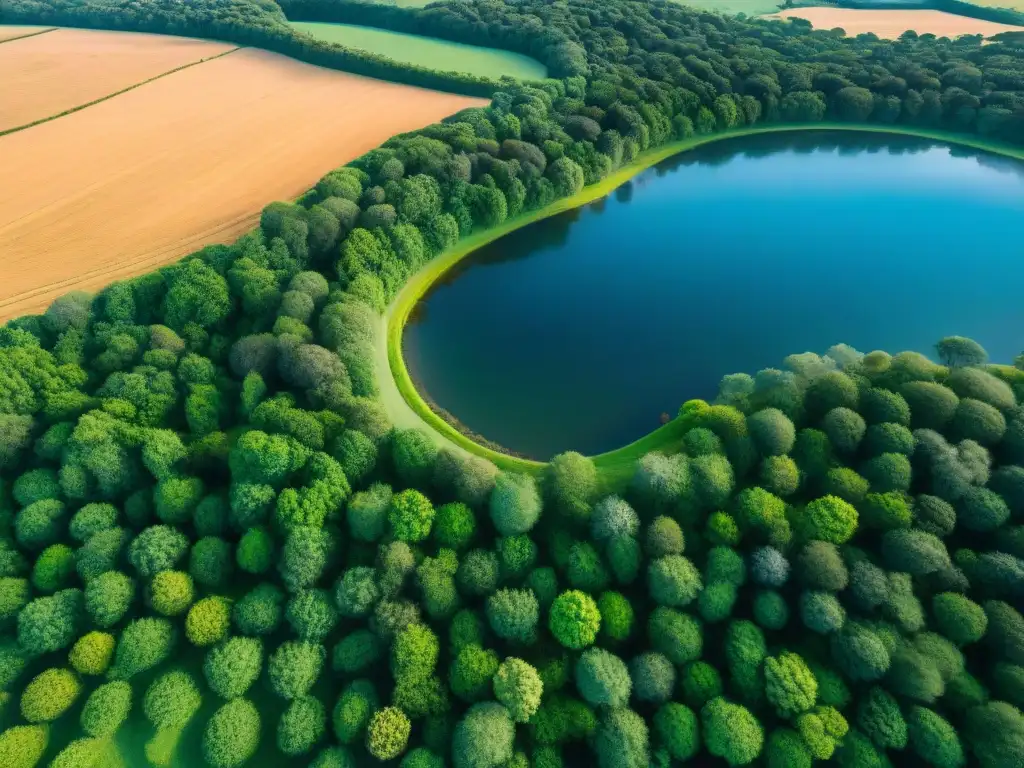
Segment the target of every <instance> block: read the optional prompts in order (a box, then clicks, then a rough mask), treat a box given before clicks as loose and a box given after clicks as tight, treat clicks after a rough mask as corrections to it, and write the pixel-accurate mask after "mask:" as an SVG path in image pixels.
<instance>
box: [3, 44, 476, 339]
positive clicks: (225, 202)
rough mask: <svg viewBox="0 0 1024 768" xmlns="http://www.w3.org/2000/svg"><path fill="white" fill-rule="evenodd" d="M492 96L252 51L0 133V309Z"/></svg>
mask: <svg viewBox="0 0 1024 768" xmlns="http://www.w3.org/2000/svg"><path fill="white" fill-rule="evenodd" d="M41 37H46V35H42V36H41ZM485 103H486V101H485V100H483V99H473V98H469V97H465V96H458V95H455V94H450V93H440V92H437V91H430V90H426V89H422V88H415V87H412V86H406V85H399V84H396V83H387V82H383V81H380V80H372V79H369V78H365V77H359V76H357V75H351V74H346V73H344V72H338V71H335V70H328V69H323V68H320V67H314V66H311V65H309V64H304V63H301V62H298V61H295V60H294V59H290V58H287V57H285V56H280V55H277V54H273V53H269V52H266V51H258V50H254V49H243V50H239V51H235V52H233V53H230V54H228V55H226V56H223V57H221V58H218V59H215V60H212V61H207V62H204V63H202V64H198V65H196V66H193V67H190V68H188V69H184V70H181V71H180V72H176V73H174V74H172V75H168V76H167V77H163V78H160V79H158V80H155V81H153V82H151V83H148V84H146V85H144V86H142V87H140V88H136V89H134V90H131V91H128V92H126V93H124V94H121V95H119V96H116V97H114V98H112V99H108V100H106V101H102V102H100V103H99V104H96V105H94V106H91V107H89V108H87V109H83V110H81V111H79V112H75V113H73V114H71V115H68V116H66V117H62V118H60V119H57V120H51V121H49V122H45V123H42V124H40V125H37V126H35V127H32V128H28V129H26V130H23V131H19V132H17V133H12V134H9V135H7V136H3V137H0V168H3V169H4V182H5V183H4V184H3V185H0V253H2V254H3V259H2V261H0V322H2V321H3V320H7V319H9V318H12V317H18V316H20V315H24V314H30V313H32V312H38V311H41V310H42V309H44V308H45V307H46V306H47V305H48V304H49V303H50V302H51V301H52V300H53V299H54V298H56V297H57V296H59V295H61V294H63V293H66V292H67V291H70V290H76V289H83V290H95V289H96V288H99V287H101V286H103V285H106V284H108V283H110V282H112V281H114V280H117V279H121V278H124V277H129V276H132V275H137V274H141V273H144V272H148V271H150V270H152V269H154V268H156V267H158V266H160V265H162V264H166V263H168V262H171V261H174V260H175V259H178V258H181V257H182V256H185V255H188V254H189V253H192V252H193V251H195V250H198V249H199V248H201V247H202V246H204V245H208V244H211V243H224V242H230V241H231V240H233V239H234V238H236V237H237V236H238V235H240V234H242V233H243V232H245V231H247V230H249V229H251V228H252V227H253V226H254V225H255V224H256V222H257V221H258V219H259V213H260V211H261V210H262V208H263V206H264V205H266V204H267V203H269V202H271V201H272V200H283V199H288V198H293V197H296V196H298V195H299V194H301V193H302V192H304V191H305V190H306V189H308V188H309V187H310V185H312V184H313V183H315V182H316V180H317V179H319V178H320V177H321V176H322V175H323V174H324V173H326V172H327V171H329V170H331V169H333V168H336V167H338V166H339V165H342V164H344V163H346V162H348V161H349V160H352V159H354V158H356V157H358V156H360V155H362V154H363V153H365V152H367V151H368V150H370V149H372V148H373V147H376V146H379V145H380V144H381V143H382V142H383V141H384V140H385V139H387V138H389V137H390V136H393V135H394V134H396V133H401V132H404V131H410V130H413V129H414V128H419V127H422V126H424V125H428V124H430V123H433V122H436V121H437V120H439V119H441V118H442V117H445V116H447V115H450V114H452V113H454V112H457V111H458V110H460V109H463V108H465V107H468V106H478V105H482V104H485ZM312 114H315V115H317V119H316V120H309V119H303V116H308V115H312Z"/></svg>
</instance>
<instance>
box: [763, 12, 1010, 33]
mask: <svg viewBox="0 0 1024 768" xmlns="http://www.w3.org/2000/svg"><path fill="white" fill-rule="evenodd" d="M791 17H796V18H800V19H807V20H808V21H809V22H811V24H813V25H814V27H815V28H816V29H835V28H836V27H842V28H843V29H844V30H846V34H847V35H849V36H851V37H853V36H855V35H859V34H862V33H864V32H874V33H875V34H876V35H878V36H879V37H882V38H886V39H890V40H895V39H896V38H898V37H899V36H900V35H902V34H903V33H904V32H906V31H907V30H908V29H912V30H914V31H915V32H917V33H918V34H919V35H923V34H925V33H928V32H931V33H932V34H934V35H937V36H939V37H957V36H958V35H979V34H980V35H984V36H985V37H991V36H992V35H995V34H998V33H999V32H1010V31H1013V30H1020V29H1024V27H1014V26H1011V25H1009V24H997V23H996V22H994V21H984V20H982V19H971V18H968V17H967V16H957V15H955V14H952V13H943V12H942V11H895V10H894V11H869V10H860V9H855V8H827V7H816V8H794V9H793V10H789V11H781V12H779V13H776V14H772V15H770V16H767V17H765V18H779V19H786V18H791Z"/></svg>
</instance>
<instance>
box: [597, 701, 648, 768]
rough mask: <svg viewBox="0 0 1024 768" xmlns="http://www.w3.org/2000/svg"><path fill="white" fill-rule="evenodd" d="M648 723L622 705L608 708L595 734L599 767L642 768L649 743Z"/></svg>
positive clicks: (646, 759) (646, 761)
mask: <svg viewBox="0 0 1024 768" xmlns="http://www.w3.org/2000/svg"><path fill="white" fill-rule="evenodd" d="M648 739H649V737H648V732H647V723H645V722H644V719H643V718H642V717H640V715H638V714H637V713H636V712H634V711H633V710H631V709H626V708H625V707H620V708H617V709H612V710H610V711H608V712H607V713H606V714H605V715H604V717H603V718H602V719H601V722H600V724H599V726H598V728H597V732H596V733H595V734H594V750H595V751H596V752H597V763H598V765H599V766H600V768H644V766H646V765H648V761H649V759H650V758H649V755H650V746H649V740H648Z"/></svg>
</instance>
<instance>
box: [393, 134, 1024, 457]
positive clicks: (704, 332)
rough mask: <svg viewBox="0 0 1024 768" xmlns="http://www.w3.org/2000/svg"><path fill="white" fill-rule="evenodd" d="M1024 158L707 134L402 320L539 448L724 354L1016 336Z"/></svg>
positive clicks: (714, 369) (487, 262)
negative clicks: (709, 137) (710, 137)
mask: <svg viewBox="0 0 1024 768" xmlns="http://www.w3.org/2000/svg"><path fill="white" fill-rule="evenodd" d="M1022 222H1024V163H1019V162H1017V161H1014V160H1011V159H1008V158H1003V157H999V156H997V155H992V154H986V153H982V152H977V151H973V150H966V149H963V148H956V147H952V146H949V145H944V144H938V143H935V142H930V141H926V140H921V139H916V138H909V137H902V136H896V135H885V134H872V133H849V132H816V131H815V132H805V133H786V134H767V135H761V136H754V137H746V138H736V139H729V140H725V141H720V142H716V143H714V144H711V145H707V146H705V147H702V148H698V149H696V150H693V151H690V152H686V153H684V154H681V155H678V156H676V157H675V158H672V159H671V160H669V161H666V162H664V163H662V164H660V165H658V166H655V167H653V168H651V169H649V170H647V171H645V172H643V173H641V174H639V175H638V176H636V177H635V178H634V179H633V180H632V181H631V182H630V183H628V184H627V185H625V186H623V187H620V188H619V189H618V190H617V191H616V192H615V193H613V194H612V195H611V196H610V197H608V198H606V199H604V200H602V201H599V202H596V203H593V204H591V205H589V206H586V207H584V208H581V209H577V210H575V211H572V212H569V213H566V214H563V215H559V216H556V217H553V218H550V219H547V220H545V221H541V222H537V223H535V224H532V225H530V226H527V227H524V228H523V229H520V230H517V231H516V232H513V233H511V234H509V235H507V236H506V237H503V238H501V239H500V240H498V241H496V242H494V243H492V244H491V245H489V246H486V247H484V248H482V249H480V250H479V251H477V252H476V253H474V254H473V255H471V256H470V257H468V258H467V259H465V260H464V261H462V262H460V264H459V265H457V266H456V267H455V269H453V270H452V271H451V272H449V273H447V274H446V275H445V276H444V277H443V278H442V280H441V281H439V282H438V283H437V284H436V285H434V286H433V287H432V288H431V290H430V292H429V293H428V294H427V295H426V296H425V297H424V298H423V300H422V301H421V302H420V304H419V305H418V307H417V308H416V309H415V311H414V314H413V317H412V318H411V319H410V321H409V324H408V325H407V327H406V329H405V333H404V342H403V344H404V354H405V359H406V363H407V365H408V367H409V370H410V373H411V374H412V376H413V379H414V381H416V383H417V386H418V387H419V389H420V391H421V392H422V393H423V394H424V395H425V396H426V397H427V398H428V399H429V400H431V401H432V402H434V403H435V404H437V405H438V406H440V407H441V408H443V409H445V410H446V411H448V412H449V413H451V414H453V415H454V417H455V418H457V419H458V420H459V421H460V422H461V423H462V424H463V425H465V427H467V428H468V429H470V430H472V431H473V432H475V433H477V434H479V435H482V436H484V437H485V438H487V439H488V440H491V441H493V442H495V443H498V444H500V445H502V446H505V447H506V448H507V449H509V450H511V451H515V452H518V453H521V454H524V455H527V456H530V457H532V458H536V459H547V458H550V457H551V456H552V455H554V454H556V453H559V452H561V451H565V450H578V451H581V452H583V453H586V454H596V453H600V452H603V451H607V450H611V449H614V448H617V447H619V446H622V445H624V444H626V443H628V442H631V441H632V440H635V439H637V438H639V437H641V436H643V435H644V434H646V433H647V432H649V431H651V430H652V429H655V428H656V427H657V426H658V425H659V423H660V421H659V417H660V416H661V414H663V413H668V414H672V415H674V414H675V413H676V411H677V410H678V408H679V405H680V404H681V403H683V402H684V401H685V400H688V399H690V398H695V397H700V398H705V399H711V398H713V397H714V396H715V393H716V391H717V387H718V382H719V380H720V378H721V377H722V376H723V375H725V374H728V373H737V372H747V373H754V372H755V371H757V370H758V369H761V368H766V367H778V366H780V365H781V362H782V359H783V358H784V357H785V356H786V355H789V354H792V353H797V352H805V351H813V352H818V353H824V351H825V350H826V349H827V348H828V347H830V346H831V345H833V344H836V343H840V342H843V343H846V344H850V345H851V346H853V347H856V348H857V349H859V350H861V351H862V352H867V351H871V350H874V349H884V350H886V351H889V352H898V351H901V350H908V349H910V350H917V351H920V352H924V353H926V354H927V353H929V352H930V351H931V350H932V345H933V344H934V343H935V342H936V341H937V340H938V339H939V338H941V337H943V336H946V335H950V334H960V335H964V336H971V337H973V338H975V339H977V340H978V341H980V342H981V343H982V344H983V345H984V346H985V347H986V348H987V349H988V351H989V353H990V355H991V357H992V359H993V360H994V361H996V362H1010V361H1012V359H1013V357H1014V355H1016V354H1017V353H1019V352H1021V351H1022V350H1024V300H1022V291H1021V289H1022V287H1024V238H1022V237H1021V234H1020V232H1021V223H1022Z"/></svg>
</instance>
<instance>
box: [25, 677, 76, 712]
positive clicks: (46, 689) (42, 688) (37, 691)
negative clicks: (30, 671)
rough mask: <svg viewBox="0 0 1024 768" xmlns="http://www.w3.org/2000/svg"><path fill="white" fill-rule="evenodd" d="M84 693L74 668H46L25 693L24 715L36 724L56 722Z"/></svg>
mask: <svg viewBox="0 0 1024 768" xmlns="http://www.w3.org/2000/svg"><path fill="white" fill-rule="evenodd" d="M81 692H82V685H81V683H80V682H79V680H78V678H77V677H76V676H75V674H74V673H73V672H72V671H71V670H68V669H60V668H50V669H47V670H44V671H43V672H40V673H39V674H38V675H36V676H35V677H34V678H32V680H31V681H30V682H29V684H28V685H27V686H25V690H24V691H23V692H22V694H21V716H22V717H23V718H25V720H27V721H28V722H29V723H33V724H34V723H49V722H52V721H54V720H56V719H57V718H59V717H60V716H61V715H63V714H64V713H65V712H67V711H68V709H70V708H71V706H72V705H73V704H74V703H75V699H77V698H78V696H79V695H80V694H81Z"/></svg>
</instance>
